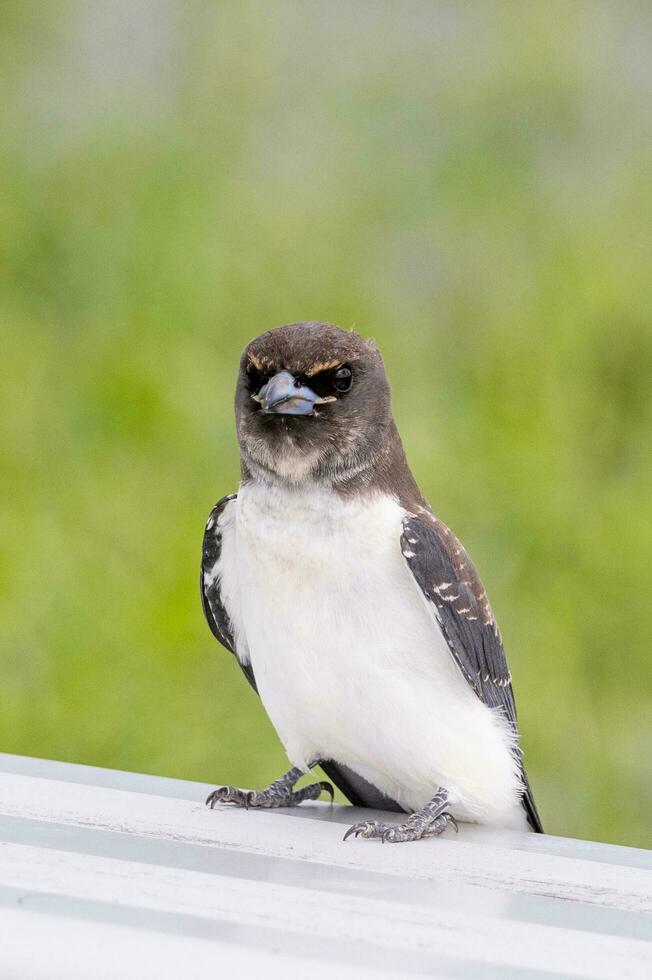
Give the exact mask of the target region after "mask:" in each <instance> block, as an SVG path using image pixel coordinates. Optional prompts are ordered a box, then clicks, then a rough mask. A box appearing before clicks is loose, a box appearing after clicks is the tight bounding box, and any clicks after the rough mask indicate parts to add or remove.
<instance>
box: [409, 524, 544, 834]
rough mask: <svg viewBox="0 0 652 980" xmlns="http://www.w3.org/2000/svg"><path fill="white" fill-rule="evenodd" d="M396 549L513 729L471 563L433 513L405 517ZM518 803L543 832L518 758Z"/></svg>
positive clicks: (465, 668) (499, 659)
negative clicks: (520, 781) (520, 782)
mask: <svg viewBox="0 0 652 980" xmlns="http://www.w3.org/2000/svg"><path fill="white" fill-rule="evenodd" d="M401 548H402V551H403V555H404V556H405V559H406V561H407V563H408V566H409V568H410V571H411V572H412V574H413V576H414V578H415V580H416V582H417V584H418V585H419V588H420V589H421V591H422V592H423V594H424V596H425V598H426V599H427V600H428V602H430V603H431V604H432V606H433V607H434V612H435V615H436V617H437V620H438V622H439V624H440V625H441V628H442V632H443V634H444V637H445V639H446V642H447V643H448V646H449V649H450V652H451V654H452V655H453V658H454V659H455V661H456V663H457V665H458V667H459V668H460V670H461V671H462V673H463V674H464V677H465V678H466V680H467V681H468V683H469V684H470V685H471V687H472V688H473V690H474V691H475V693H476V694H477V695H478V697H479V698H480V700H481V701H484V703H485V704H487V705H489V707H491V708H500V709H501V710H502V711H503V712H504V714H505V717H506V718H507V719H508V721H509V722H510V724H511V725H512V727H513V729H514V731H515V732H517V725H516V704H515V702H514V693H513V691H512V679H511V676H510V673H509V669H508V667H507V660H506V659H505V651H504V649H503V644H502V641H501V638H500V633H499V630H498V626H497V624H496V621H495V619H494V615H493V612H492V611H491V606H490V605H489V600H488V599H487V594H486V592H485V590H484V588H483V586H482V582H481V581H480V576H479V575H478V573H477V570H476V568H475V566H474V565H473V562H472V561H471V559H470V558H469V556H468V554H467V553H466V551H465V550H464V548H463V547H462V545H461V544H460V542H459V541H458V540H457V538H456V537H455V535H454V534H453V532H452V531H451V530H450V529H449V528H447V527H446V525H445V524H443V523H442V521H439V520H437V519H436V518H434V517H430V518H421V517H408V518H406V519H405V521H404V522H403V535H402V537H401ZM516 751H517V752H518V762H519V766H520V768H521V774H522V778H523V785H524V793H523V807H524V809H525V811H526V813H527V817H528V820H529V822H530V825H531V826H532V828H533V829H534V830H536V831H538V832H539V833H543V827H542V826H541V820H540V818H539V814H538V813H537V808H536V806H535V803H534V799H533V797H532V790H531V789H530V785H529V783H528V779H527V776H526V774H525V769H524V768H523V762H522V759H521V755H520V750H518V749H517V750H516Z"/></svg>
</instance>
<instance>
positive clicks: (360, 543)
mask: <svg viewBox="0 0 652 980" xmlns="http://www.w3.org/2000/svg"><path fill="white" fill-rule="evenodd" d="M404 516H405V511H404V510H403V509H402V508H401V507H400V506H399V505H398V503H396V502H395V501H394V500H393V499H392V498H390V497H388V496H380V495H378V496H375V497H367V498H358V497H356V498H354V499H347V498H343V497H341V496H340V495H337V494H335V493H332V492H330V491H327V490H322V489H316V488H314V487H312V488H310V489H309V490H303V489H296V490H285V489H283V490H281V489H271V488H269V487H263V486H258V485H255V484H246V485H244V486H243V487H241V489H240V491H239V493H238V497H237V500H236V501H234V502H233V503H231V504H229V505H228V507H227V509H226V511H225V514H224V518H223V521H222V524H223V548H222V558H221V560H220V564H219V568H217V569H216V572H217V574H218V575H219V577H220V579H221V589H222V596H223V600H224V603H225V606H226V609H227V611H228V612H229V615H230V617H231V620H232V623H233V626H234V631H235V635H236V647H237V652H238V656H239V657H240V659H241V660H242V661H243V662H247V661H250V662H251V665H252V667H253V670H254V674H255V677H256V683H257V686H258V690H259V692H260V696H261V699H262V701H263V704H264V705H265V708H266V710H267V713H268V715H269V717H270V719H271V721H272V723H273V725H274V727H275V728H276V731H277V732H278V734H279V737H280V738H281V740H282V742H283V744H284V746H285V749H286V751H287V753H288V756H289V758H290V760H291V761H292V763H293V764H294V765H298V766H301V767H304V768H305V767H307V765H308V763H310V762H312V761H314V760H315V759H320V758H321V759H333V760H335V761H337V762H340V763H343V764H345V765H347V766H349V767H350V768H351V769H353V770H355V771H356V772H358V773H359V774H360V775H361V776H363V777H364V778H366V779H367V780H369V781H370V782H371V783H373V784H374V785H375V786H377V787H378V788H379V789H380V790H381V791H382V792H384V793H385V794H386V795H388V796H390V797H391V798H393V799H395V800H397V801H398V802H399V803H402V804H403V805H405V806H406V807H407V808H412V809H416V808H418V807H420V806H422V805H423V804H424V803H426V802H427V801H428V800H429V799H430V798H431V797H432V796H433V795H434V793H435V792H436V791H437V789H438V788H439V787H440V786H445V787H446V789H448V791H449V793H450V794H451V797H452V799H453V801H454V805H453V807H452V812H453V813H454V814H455V815H457V816H459V817H461V818H462V819H465V818H466V819H475V820H480V821H482V822H490V823H496V824H502V825H506V824H511V825H514V823H516V824H518V825H522V823H523V816H522V813H523V811H522V810H521V808H520V806H519V805H518V793H519V776H518V771H517V766H516V763H515V761H514V757H513V755H512V753H511V751H510V738H511V735H510V734H509V733H508V731H507V728H506V726H505V724H504V723H503V721H502V719H501V718H500V717H499V716H498V715H496V713H495V712H492V711H491V710H490V709H489V708H487V707H486V705H484V704H482V702H481V701H480V700H479V699H478V698H477V697H476V695H475V693H474V692H473V691H472V690H471V688H470V687H469V685H468V684H467V682H466V681H465V680H464V678H463V676H462V674H461V672H460V671H459V669H458V667H457V665H456V664H455V662H454V660H453V658H452V656H451V654H450V651H449V649H448V647H447V644H446V641H445V639H444V637H443V636H442V634H441V632H440V630H439V627H438V626H437V623H436V620H435V618H434V617H433V615H432V612H431V610H430V609H429V607H428V606H427V604H426V602H425V600H424V599H423V597H422V595H421V593H420V591H419V589H418V586H417V585H416V583H415V582H414V580H413V578H412V575H411V573H410V571H409V569H408V567H407V564H406V562H405V560H404V558H403V556H402V554H401V549H400V536H401V522H402V519H403V517H404Z"/></svg>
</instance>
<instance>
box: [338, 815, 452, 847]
mask: <svg viewBox="0 0 652 980" xmlns="http://www.w3.org/2000/svg"><path fill="white" fill-rule="evenodd" d="M449 824H450V826H451V827H453V829H454V830H455V833H457V832H458V829H459V828H458V826H457V821H456V820H455V817H453V816H452V814H450V813H448V812H445V813H440V814H439V815H438V816H437V817H436V818H435V819H434V820H433V821H432V823H426V824H421V823H416V822H413V823H410V821H409V820H406V821H405V823H402V824H388V823H381V822H380V821H379V820H366V821H364V822H363V823H354V824H353V826H352V827H349V829H348V830H347V832H346V833H345V835H344V837H343V840H347V839H348V838H349V837H363V838H365V839H366V840H379V841H380V842H381V843H382V844H386V843H389V844H399V843H403V842H404V841H413V840H421V839H422V838H424V837H438V836H439V834H442V833H443V832H444V830H446V828H447V827H448V826H449Z"/></svg>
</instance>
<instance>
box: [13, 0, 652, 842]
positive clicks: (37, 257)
mask: <svg viewBox="0 0 652 980" xmlns="http://www.w3.org/2000/svg"><path fill="white" fill-rule="evenodd" d="M651 52H652V12H651V11H650V8H649V5H646V4H643V3H640V4H639V3H635V2H631V3H625V4H615V3H602V2H598V0H596V2H587V3H581V2H578V3H573V4H567V3H552V4H545V5H539V4H534V3H531V4H530V3H526V4H514V3H509V2H502V3H495V4H494V3H491V2H486V3H457V2H450V3H445V2H433V3H420V2H401V3H395V4H390V3H364V2H363V3H359V4H355V5H351V4H345V3H339V2H333V3H328V4H318V3H311V2H309V3H283V2H277V3H274V4H265V3H262V2H261V3H238V4H228V3H227V4H219V5H213V4H208V3H205V2H201V0H189V2H186V3H183V4H182V3H180V2H179V3H175V2H172V0H160V2H159V3H156V4H154V3H151V2H149V3H148V2H145V0H134V2H127V0H120V2H116V3H113V4H101V3H99V2H90V3H80V2H69V3H66V2H60V3H57V4H51V5H41V4H30V3H27V4H25V3H18V2H14V3H12V2H8V3H5V4H3V7H2V11H1V13H0V54H1V55H2V58H3V64H4V65H5V66H6V72H5V73H4V75H5V81H4V84H3V102H4V106H3V108H4V117H5V125H4V127H3V140H2V143H1V145H0V185H1V186H0V221H1V224H2V229H3V234H2V239H1V242H0V276H1V277H2V282H1V289H2V293H1V306H0V315H1V328H0V329H1V330H2V336H1V338H0V339H1V345H2V347H1V350H2V380H3V384H2V387H1V392H2V393H1V396H0V397H1V404H0V408H1V413H2V414H1V417H2V427H1V428H2V435H1V440H2V442H1V449H2V461H1V464H0V465H1V467H2V482H3V486H4V488H5V493H4V503H3V507H2V514H1V521H2V524H1V534H2V558H1V565H0V576H1V579H0V581H1V598H0V627H1V634H2V641H1V642H2V646H1V649H0V671H1V676H2V684H1V687H0V748H2V749H3V750H5V751H9V752H19V753H26V754H29V755H40V756H48V757H53V758H60V759H69V760H73V761H77V762H85V763H93V764H98V765H105V766H113V767H118V768H126V769H134V770H140V771H148V772H157V773H165V774H169V775H176V776H182V777H189V778H198V779H202V780H205V781H207V782H212V781H215V782H229V781H232V782H236V783H239V784H241V785H262V784H264V783H266V782H267V781H268V780H269V779H271V778H272V777H274V776H275V775H277V774H278V773H279V772H280V771H281V770H282V769H283V768H284V766H285V758H284V754H283V751H282V748H281V746H280V745H279V743H278V741H277V739H276V736H275V735H274V733H273V731H272V729H271V727H270V725H269V723H268V721H267V719H266V717H265V715H264V712H263V710H262V707H261V706H260V704H259V703H258V702H257V699H256V698H255V696H254V695H253V693H252V692H250V691H249V689H248V687H247V685H246V683H245V681H244V679H243V678H242V676H241V674H240V671H239V670H238V667H237V665H236V663H235V662H234V660H233V658H232V657H230V656H228V655H227V654H226V653H225V652H223V651H222V650H221V649H220V648H218V646H217V645H216V644H215V642H214V641H213V639H212V637H211V636H210V634H209V632H208V629H207V627H206V626H205V624H204V622H203V619H202V615H201V610H200V605H199V599H198V588H197V578H198V567H197V566H198V558H199V550H200V542H201V535H202V530H203V524H204V520H205V518H206V516H207V514H208V512H209V510H210V507H211V505H212V504H213V502H214V500H216V499H217V498H218V497H220V496H222V495H223V494H224V493H226V492H228V491H231V490H232V489H234V487H235V486H236V484H237V480H238V453H237V449H236V443H235V438H234V432H233V422H232V389H233V384H234V378H235V371H236V364H237V358H238V355H239V353H240V350H241V348H242V347H243V346H244V344H245V342H246V341H247V340H248V339H249V338H250V337H252V336H253V335H255V334H257V333H259V332H261V331H262V330H264V329H267V328H268V327H270V326H272V325H275V324H278V323H283V322H287V321H291V320H299V319H309V318H316V319H329V320H332V321H335V322H337V323H339V324H340V325H342V326H354V327H356V328H357V329H359V330H360V331H361V332H363V333H365V334H368V335H373V336H374V337H375V338H376V339H377V341H378V342H379V344H380V346H381V349H382V350H383V352H384V355H385V360H386V364H387V367H388V370H389V373H390V376H391V378H392V380H393V386H394V400H395V410H396V414H397V418H398V422H399V426H400V429H401V432H402V434H403V437H404V441H405V444H406V448H407V451H408V455H409V457H410V460H411V462H412V465H413V468H414V470H415V473H416V475H417V477H418V479H419V481H420V483H421V485H422V487H423V489H424V491H425V492H426V494H427V496H428V497H429V498H430V500H431V501H432V503H433V506H434V508H435V510H436V512H437V513H438V514H439V515H440V516H441V517H442V518H443V519H445V520H446V521H447V522H448V523H449V524H451V526H452V527H453V528H454V529H455V530H456V531H457V533H458V534H459V535H460V536H461V538H462V540H463V541H464V542H465V543H466V545H467V547H468V548H469V550H470V551H471V553H472V555H473V556H474V558H475V560H476V563H477V564H478V566H479V568H480V570H481V573H482V575H483V577H484V579H485V582H486V584H487V586H488V589H489V592H490V595H491V597H492V601H493V605H494V608H495V611H496V613H497V616H498V619H499V621H500V623H501V627H502V631H503V635H504V639H505V643H506V647H507V652H508V656H509V659H510V665H511V667H512V672H513V675H514V678H515V689H516V694H517V699H518V703H519V707H520V719H521V727H522V733H523V743H524V747H525V752H526V759H527V763H528V768H529V770H530V775H531V781H532V783H533V785H534V787H535V795H536V797H537V800H538V802H539V807H540V809H541V812H542V815H543V818H544V823H545V824H546V828H547V829H548V830H549V831H550V832H553V833H558V834H563V835H569V836H570V835H575V836H582V837H590V838H597V839H600V840H609V841H620V842H623V843H629V844H637V845H641V846H648V847H649V846H652V833H651V817H652V762H651V760H652V711H651V696H652V657H651V652H652V651H651V639H650V638H651V636H652V603H651V602H650V565H651V562H650V557H651V555H652V494H651V493H650V487H651V485H652V453H651V451H650V445H651V440H652V410H651V402H652V399H651V397H650V396H651V378H652V329H651V324H650V291H651V288H650V283H651V278H652V277H651V275H650V269H651V267H652V236H651V233H650V228H651V227H652V224H651V218H652V132H651V130H652V116H651V115H650V111H649V108H650V104H651V102H650V99H651V96H652V67H651V66H652V59H651V57H650V55H651Z"/></svg>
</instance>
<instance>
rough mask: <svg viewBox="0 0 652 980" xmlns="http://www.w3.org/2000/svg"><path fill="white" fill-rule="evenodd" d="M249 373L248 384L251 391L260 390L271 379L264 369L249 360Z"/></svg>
mask: <svg viewBox="0 0 652 980" xmlns="http://www.w3.org/2000/svg"><path fill="white" fill-rule="evenodd" d="M245 370H246V374H247V385H248V387H249V390H250V391H258V390H259V389H260V388H262V386H263V385H264V384H265V382H266V381H268V380H269V378H268V377H267V375H266V374H265V373H264V372H263V371H259V370H258V368H257V367H254V365H253V364H252V363H251V361H249V363H248V364H247V367H246V369H245Z"/></svg>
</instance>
